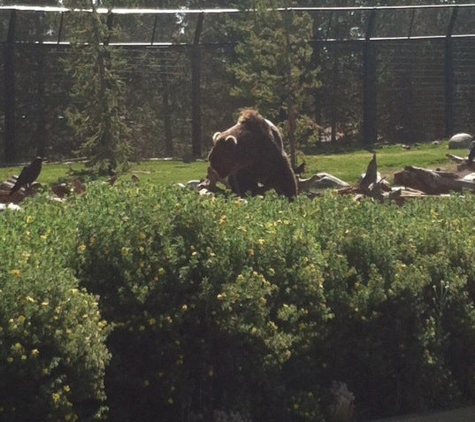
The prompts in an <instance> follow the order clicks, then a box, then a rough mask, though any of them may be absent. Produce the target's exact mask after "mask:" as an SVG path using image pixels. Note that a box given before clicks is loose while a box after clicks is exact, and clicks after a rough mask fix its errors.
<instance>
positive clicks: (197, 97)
mask: <svg viewBox="0 0 475 422" xmlns="http://www.w3.org/2000/svg"><path fill="white" fill-rule="evenodd" d="M204 17H205V15H204V13H201V14H200V15H199V16H198V22H197V23H196V29H195V38H194V41H193V47H192V53H191V147H192V154H193V157H201V141H202V128H201V47H200V36H201V31H202V29H203V20H204Z"/></svg>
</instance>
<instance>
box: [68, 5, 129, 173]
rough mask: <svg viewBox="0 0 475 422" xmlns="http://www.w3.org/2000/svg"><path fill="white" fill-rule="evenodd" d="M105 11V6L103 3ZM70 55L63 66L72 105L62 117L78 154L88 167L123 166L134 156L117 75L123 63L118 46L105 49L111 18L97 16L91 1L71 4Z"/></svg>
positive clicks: (110, 31) (123, 97)
mask: <svg viewBox="0 0 475 422" xmlns="http://www.w3.org/2000/svg"><path fill="white" fill-rule="evenodd" d="M101 3H102V4H101V7H107V6H108V4H107V3H108V2H107V1H103V2H101ZM67 5H70V6H71V7H72V8H73V7H74V8H75V9H89V10H90V12H84V11H72V12H71V20H72V22H71V23H72V24H73V26H72V27H73V31H72V33H71V34H70V36H71V40H72V45H73V47H72V48H73V54H72V55H71V58H70V59H68V60H67V61H66V63H65V64H66V68H67V70H68V71H69V72H70V73H71V74H72V76H73V78H74V84H73V88H72V92H71V96H72V100H73V101H72V106H71V107H69V109H68V110H67V113H66V116H67V118H68V121H69V123H70V124H71V125H72V126H73V128H74V129H75V132H76V136H77V137H79V138H80V139H81V146H80V148H79V151H78V153H79V154H81V155H83V156H86V157H87V158H88V165H89V166H94V167H98V168H99V169H101V170H103V169H105V168H106V167H107V165H111V166H112V167H114V168H115V167H116V166H117V165H121V164H122V165H124V164H126V163H127V161H128V159H129V158H130V156H131V154H132V149H131V147H130V146H129V137H130V129H129V128H128V126H127V123H126V120H127V119H126V115H127V111H126V107H125V83H124V82H123V81H122V80H121V78H120V76H119V74H118V71H119V70H121V69H122V67H123V63H124V61H123V60H122V59H121V52H120V50H119V49H118V48H117V47H114V48H111V47H110V46H109V40H110V37H111V36H113V35H114V29H113V23H112V15H100V14H99V13H97V6H96V2H95V1H94V0H81V1H77V0H75V1H71V2H68V3H67Z"/></svg>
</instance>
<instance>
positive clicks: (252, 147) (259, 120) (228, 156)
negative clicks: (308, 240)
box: [208, 110, 283, 178]
mask: <svg viewBox="0 0 475 422" xmlns="http://www.w3.org/2000/svg"><path fill="white" fill-rule="evenodd" d="M275 147H277V150H278V151H279V152H281V151H282V149H283V146H282V138H281V137H280V133H279V130H278V129H277V128H276V127H275V126H274V125H273V124H272V123H271V122H270V121H268V120H266V119H265V118H264V117H262V116H261V115H260V114H259V113H258V112H257V111H255V110H244V111H242V112H241V115H240V116H239V119H238V122H237V123H236V124H235V125H234V126H232V127H230V128H229V129H227V130H225V131H224V132H216V133H215V134H214V136H213V148H212V150H211V152H210V154H209V157H208V159H209V161H210V165H211V167H212V168H213V169H214V170H216V171H217V172H218V174H219V175H220V176H221V177H223V178H224V177H227V176H228V175H229V174H234V173H235V172H236V171H238V170H240V169H242V168H243V167H246V166H249V165H252V164H253V163H254V161H255V160H256V159H262V157H263V156H264V155H266V154H265V153H264V152H263V151H264V150H268V149H269V148H271V149H274V150H275V149H276V148H275Z"/></svg>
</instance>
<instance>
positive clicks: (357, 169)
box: [0, 142, 468, 185]
mask: <svg viewBox="0 0 475 422" xmlns="http://www.w3.org/2000/svg"><path fill="white" fill-rule="evenodd" d="M375 152H376V154H377V162H378V169H379V171H380V173H381V175H382V176H383V177H386V178H387V180H388V181H389V182H390V183H391V182H392V178H393V174H394V173H395V172H398V171H401V170H403V169H404V167H405V166H409V165H411V166H416V167H423V168H429V169H435V168H444V169H446V170H453V169H454V168H455V165H454V163H453V162H451V161H450V160H449V159H448V158H447V157H446V153H448V152H450V153H452V154H455V155H459V156H466V155H467V152H468V151H467V150H450V151H449V149H448V147H447V143H446V142H444V143H442V144H441V145H438V146H437V145H432V144H429V145H420V146H417V147H413V148H412V149H411V150H406V149H404V148H402V147H400V146H395V145H393V146H384V147H381V148H378V149H376V150H375ZM371 158H372V152H369V151H366V150H360V151H356V152H351V153H346V154H322V155H312V156H305V157H303V156H299V158H298V160H297V161H298V163H300V162H301V161H302V159H305V161H306V162H307V173H306V174H304V175H303V177H308V176H310V175H312V174H314V173H317V172H325V173H329V174H332V175H334V176H336V177H339V178H340V179H342V180H344V181H346V182H348V183H355V182H356V181H357V180H358V178H359V176H360V174H361V173H364V172H365V171H366V168H367V165H368V163H369V161H370V160H371ZM207 167H208V163H207V162H205V161H198V162H195V163H191V164H187V163H183V162H182V161H178V160H176V161H161V160H158V161H147V162H141V163H133V164H132V165H131V166H130V169H129V170H128V171H127V172H126V173H124V174H121V175H120V177H121V178H130V177H131V175H132V174H136V175H137V176H138V177H139V178H140V180H141V181H147V182H151V183H155V184H160V185H169V184H173V183H180V182H181V183H186V182H187V181H189V180H192V179H204V178H205V177H206V169H207ZM20 171H21V167H9V168H8V167H6V168H1V169H0V180H1V181H3V180H6V179H7V178H8V177H10V176H12V175H14V174H16V175H18V174H19V172H20ZM74 177H79V178H80V179H81V180H83V181H88V180H90V175H88V174H87V173H85V168H84V165H83V164H81V163H72V164H49V163H46V164H44V165H43V170H42V172H41V175H40V177H39V179H38V181H39V182H41V183H42V184H44V185H51V184H54V183H59V182H64V181H68V180H72V179H73V178H74Z"/></svg>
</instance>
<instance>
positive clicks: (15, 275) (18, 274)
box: [12, 270, 21, 277]
mask: <svg viewBox="0 0 475 422" xmlns="http://www.w3.org/2000/svg"><path fill="white" fill-rule="evenodd" d="M20 274H21V272H20V270H12V276H13V277H20Z"/></svg>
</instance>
